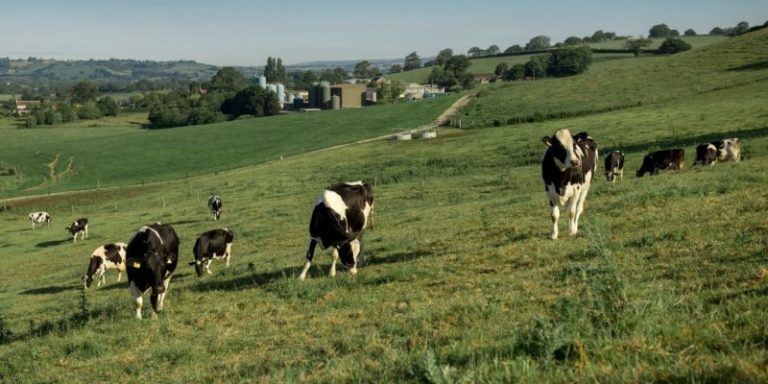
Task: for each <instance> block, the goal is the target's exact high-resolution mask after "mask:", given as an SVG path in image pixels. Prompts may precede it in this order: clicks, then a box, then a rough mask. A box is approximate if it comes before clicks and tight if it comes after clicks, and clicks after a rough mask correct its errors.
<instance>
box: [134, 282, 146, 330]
mask: <svg viewBox="0 0 768 384" xmlns="http://www.w3.org/2000/svg"><path fill="white" fill-rule="evenodd" d="M141 295H142V292H141V291H140V290H139V288H138V287H137V286H136V283H135V282H133V281H131V296H133V306H134V308H135V309H136V315H135V316H134V317H136V318H137V319H139V320H141V304H142V303H143V301H144V299H142V297H141Z"/></svg>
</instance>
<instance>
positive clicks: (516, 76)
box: [504, 64, 525, 81]
mask: <svg viewBox="0 0 768 384" xmlns="http://www.w3.org/2000/svg"><path fill="white" fill-rule="evenodd" d="M524 78H525V66H524V65H523V64H515V65H513V66H512V68H510V69H509V70H508V71H507V72H506V73H504V80H507V81H509V80H522V79H524Z"/></svg>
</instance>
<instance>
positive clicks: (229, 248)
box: [224, 243, 232, 268]
mask: <svg viewBox="0 0 768 384" xmlns="http://www.w3.org/2000/svg"><path fill="white" fill-rule="evenodd" d="M231 256H232V243H229V244H227V250H226V253H225V254H224V262H225V263H226V264H224V266H225V267H227V268H229V258H230V257H231Z"/></svg>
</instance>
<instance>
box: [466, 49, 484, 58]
mask: <svg viewBox="0 0 768 384" xmlns="http://www.w3.org/2000/svg"><path fill="white" fill-rule="evenodd" d="M483 54H484V51H483V50H482V49H481V48H480V47H472V48H470V49H469V50H468V51H467V55H469V57H480V56H483Z"/></svg>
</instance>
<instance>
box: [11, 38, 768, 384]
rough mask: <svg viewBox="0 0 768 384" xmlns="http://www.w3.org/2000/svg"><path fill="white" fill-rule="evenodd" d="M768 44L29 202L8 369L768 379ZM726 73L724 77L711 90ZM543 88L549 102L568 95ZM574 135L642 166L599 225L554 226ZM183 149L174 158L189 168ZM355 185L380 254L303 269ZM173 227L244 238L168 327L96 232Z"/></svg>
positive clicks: (187, 279)
mask: <svg viewBox="0 0 768 384" xmlns="http://www.w3.org/2000/svg"><path fill="white" fill-rule="evenodd" d="M765 38H766V36H765V35H763V34H748V35H746V36H743V37H741V38H739V39H733V40H729V41H727V42H724V43H722V44H719V45H718V47H717V49H710V48H702V49H697V50H694V51H693V52H690V53H686V54H684V55H677V56H671V57H667V58H643V59H641V60H639V61H635V60H621V61H620V62H621V63H623V64H621V65H620V64H619V61H617V62H611V64H610V65H609V64H608V62H606V63H602V64H600V65H602V66H603V67H598V65H595V68H594V69H593V70H591V71H590V74H591V75H593V76H594V77H593V78H592V80H591V81H592V82H597V83H600V84H602V85H603V86H605V87H607V88H610V84H611V82H609V81H608V80H602V79H601V77H600V76H598V74H599V73H600V72H602V73H603V76H605V77H610V76H609V75H613V74H620V76H621V78H622V79H625V80H627V81H631V83H630V85H632V86H633V87H634V88H631V90H632V92H637V93H638V94H641V95H644V96H643V97H645V98H647V99H648V100H651V101H649V102H644V103H642V105H640V104H638V105H637V106H635V107H633V108H623V109H615V110H612V111H610V112H606V113H599V114H585V115H582V116H576V117H573V118H568V119H560V120H552V121H541V122H533V123H527V124H516V125H502V126H499V127H488V128H487V129H473V130H462V131H459V130H450V129H445V130H441V131H440V136H439V137H438V138H437V139H436V140H431V141H419V140H414V141H411V142H389V141H386V142H385V141H377V142H371V143H366V144H362V145H355V146H350V147H345V148H340V149H338V150H335V151H322V152H314V153H307V154H304V155H300V156H293V157H289V158H285V159H284V160H283V161H275V162H267V163H262V164H256V165H253V166H248V167H243V168H238V169H233V170H222V171H219V172H217V173H215V174H213V175H206V176H202V177H189V178H185V179H182V180H176V181H172V182H168V183H163V184H155V185H145V186H130V187H126V188H121V189H117V190H103V191H89V192H85V193H80V194H72V195H65V196H52V197H40V198H32V199H26V200H20V201H14V202H12V204H11V205H10V206H9V208H8V210H6V211H4V212H0V228H2V229H0V252H2V255H1V256H2V258H3V259H4V265H6V268H5V269H4V275H3V279H2V280H1V281H0V303H3V306H2V307H0V316H1V317H0V318H1V319H2V320H3V321H2V322H0V325H2V327H0V330H5V331H11V332H12V336H13V337H12V341H11V342H9V343H5V344H2V345H0V361H3V364H0V381H8V382H30V383H43V382H46V383H50V382H81V381H94V382H127V383H133V382H135V383H138V382H147V381H156V380H157V378H158V377H162V380H163V381H164V382H169V383H188V382H312V383H315V382H321V383H330V382H334V383H335V382H405V383H425V382H426V383H435V382H459V381H463V382H493V383H496V382H526V383H534V382H548V383H572V382H658V383H668V382H673V383H682V382H686V383H688V382H713V383H714V382H740V383H741V382H754V383H761V382H766V381H768V372H767V371H766V370H765V362H766V361H768V349H767V348H768V322H767V320H766V316H765V314H766V311H768V301H766V300H765V296H766V294H767V293H768V288H767V287H766V284H767V282H766V278H765V275H766V273H767V272H765V270H766V267H767V266H768V261H767V259H766V256H768V248H766V245H767V244H768V226H766V224H765V217H764V216H765V212H766V209H768V195H767V194H766V191H765V186H766V185H768V173H766V172H764V170H765V168H766V167H768V105H766V103H765V101H764V97H763V95H765V94H766V92H767V91H768V82H765V81H750V80H757V79H760V76H763V75H768V73H766V71H768V68H766V66H765V62H766V59H765V56H764V55H765V53H764V52H765V50H764V49H763V44H764V40H765ZM713 48H714V47H713ZM645 60H648V64H647V65H645V64H643V63H645V62H646V61H645ZM663 60H666V61H663ZM690 62H695V63H698V66H699V67H701V69H699V70H697V71H694V72H691V71H690V65H684V64H686V63H690ZM652 67H663V68H667V73H665V75H664V76H665V79H667V81H672V82H673V83H672V84H673V85H675V86H678V85H679V83H674V81H675V80H674V78H676V77H679V78H685V79H686V80H687V82H686V84H687V88H685V89H689V88H690V89H696V88H697V85H700V87H701V89H702V90H704V91H701V92H690V93H686V94H684V95H683V93H682V91H678V92H679V93H680V95H678V96H677V97H669V96H668V95H667V88H664V87H662V86H661V85H660V84H659V83H656V82H654V81H647V82H642V81H639V80H638V81H634V80H632V79H634V77H635V76H636V77H638V78H640V79H646V80H648V79H650V78H653V77H652V76H651V77H649V76H648V71H649V70H650V68H652ZM732 68H735V69H736V70H734V71H729V70H728V69H732ZM734 73H735V74H736V75H740V76H742V77H738V76H734ZM715 75H721V76H723V77H724V78H725V80H727V81H728V83H727V84H728V86H721V87H715V86H713V84H714V83H715V81H714V80H713V78H714V77H715ZM573 81H576V78H572V79H557V80H547V81H542V82H540V83H541V84H546V85H548V86H549V90H550V92H551V94H552V95H563V94H566V93H567V92H572V93H573V94H572V96H571V98H563V99H561V100H562V101H563V103H564V104H566V105H564V106H563V108H561V109H560V110H565V107H567V104H568V103H570V102H571V101H570V100H571V99H581V100H582V103H583V104H584V105H585V106H586V107H589V108H592V109H598V108H599V107H600V106H601V105H602V103H604V102H605V99H606V98H608V97H607V96H600V97H596V96H595V95H594V93H599V92H597V91H599V90H600V88H592V87H588V86H586V85H589V84H590V83H581V86H580V87H577V86H574V84H573ZM581 81H584V80H581ZM531 90H533V91H535V92H533V96H531V99H530V100H527V101H526V102H527V103H529V105H530V106H531V108H532V109H533V110H534V111H544V110H547V109H552V108H556V107H559V106H558V105H557V104H553V100H552V98H553V97H551V96H548V95H547V94H545V93H544V91H543V90H539V89H538V88H535V87H532V88H531ZM498 92H499V94H502V95H503V94H504V93H505V92H508V90H507V89H506V88H504V89H500V90H498ZM612 92H614V91H612ZM615 92H618V91H615ZM654 95H655V99H654ZM534 96H537V97H538V99H533V97H534ZM518 97H520V95H518ZM510 100H511V98H507V97H502V96H498V97H497V96H494V94H493V93H490V94H488V95H485V96H481V98H480V101H481V102H484V103H488V104H485V105H490V102H491V101H495V102H497V103H499V104H505V103H508V102H510ZM653 100H656V102H653ZM498 108H499V109H501V106H499V107H498ZM317 116H320V115H317ZM329 116H330V115H329ZM352 117H354V116H352ZM352 117H350V118H352ZM564 126H567V127H568V128H570V129H571V130H572V132H578V131H582V130H585V131H588V132H589V133H590V134H591V135H592V137H594V138H595V139H596V141H597V143H598V146H599V148H600V149H601V150H600V152H601V153H602V152H603V151H604V150H608V149H610V148H621V149H623V150H624V151H625V152H626V154H627V165H626V171H625V178H624V180H622V181H620V182H617V183H615V184H609V183H607V182H606V181H605V180H604V178H603V177H602V175H601V174H600V173H601V172H600V173H599V174H598V175H596V176H595V179H594V180H593V185H592V187H591V189H590V195H589V197H588V198H587V202H586V203H587V206H586V210H585V213H584V216H583V217H582V219H581V220H582V221H581V224H580V225H581V227H580V230H581V231H580V234H579V235H578V236H577V237H575V238H568V237H565V236H564V237H563V238H561V239H559V240H557V241H551V240H549V238H548V236H547V234H548V226H549V223H550V218H549V214H548V209H547V208H548V206H547V202H546V201H545V199H544V194H543V193H542V192H543V188H542V182H541V179H540V177H541V176H540V167H539V161H540V159H541V155H542V153H543V152H544V147H543V145H542V144H541V141H540V138H541V137H542V136H543V135H545V134H551V133H552V132H554V131H555V130H557V129H559V128H562V127H564ZM347 128H348V127H345V129H344V131H345V132H346V130H347ZM185 129H186V128H185ZM208 129H211V127H208ZM213 129H214V130H215V128H213ZM326 132H329V133H330V132H332V130H329V131H326ZM335 133H336V134H339V132H338V131H336V132H335ZM309 136H310V138H311V139H314V140H320V138H319V137H317V136H315V135H312V134H310V135H309ZM734 136H737V137H740V138H741V139H742V141H743V143H744V153H745V159H744V161H742V162H741V163H738V164H737V163H733V162H725V163H719V164H716V165H715V166H712V167H691V166H690V163H691V162H692V158H693V157H692V154H693V153H695V150H694V149H695V145H696V144H697V143H700V142H705V141H709V140H713V139H716V138H723V137H734ZM308 140H309V139H308ZM126 141H127V140H126ZM114 143H117V141H115V142H114ZM36 144H37V143H30V144H26V143H18V145H19V146H22V147H24V148H26V150H27V151H28V152H34V149H33V148H34V145H36ZM678 146H679V147H683V148H684V149H685V150H686V153H687V154H688V155H687V156H686V160H687V167H686V169H684V170H683V171H682V172H675V171H666V172H662V173H661V174H660V175H658V176H654V177H644V178H636V177H634V174H633V173H634V171H635V170H636V169H637V168H638V167H639V166H640V163H641V161H642V157H643V155H644V154H645V153H646V151H647V150H649V149H651V148H669V147H678ZM107 151H108V150H107ZM147 152H150V151H147ZM165 155H166V157H165V158H162V157H157V158H156V159H155V160H154V162H155V163H159V164H173V165H175V163H178V162H179V160H178V159H180V158H182V159H183V157H180V156H179V155H178V154H177V153H173V152H169V153H166V154H165ZM122 171H123V169H116V171H115V172H114V173H120V172H122ZM359 179H366V180H369V181H371V182H372V183H373V184H374V185H375V195H376V210H375V211H376V212H375V224H376V226H375V228H374V229H373V230H371V231H369V232H368V233H366V235H365V255H366V260H367V265H366V266H365V267H363V268H361V269H360V271H359V273H358V275H357V276H350V275H349V274H348V273H346V271H343V270H342V271H341V272H340V273H339V275H338V276H336V277H335V278H329V277H328V276H327V273H328V263H329V259H330V258H329V257H327V256H325V255H317V256H316V259H315V260H316V267H313V268H312V269H311V271H310V274H311V278H310V279H308V280H307V281H304V282H300V281H298V280H297V279H296V276H297V275H298V273H299V271H300V268H301V266H302V264H303V256H304V252H305V250H306V248H305V246H306V236H307V234H306V230H307V222H308V220H309V215H310V211H311V207H312V204H313V202H314V199H315V198H316V197H317V195H318V194H319V193H320V191H321V190H322V188H323V187H324V186H326V185H327V184H328V183H332V182H336V181H340V180H359ZM211 191H216V192H218V193H219V194H220V195H221V196H222V198H223V199H224V213H223V215H222V221H221V222H218V223H214V222H212V221H210V218H209V214H208V212H207V209H206V207H205V198H206V197H207V194H208V193H209V192H211ZM41 209H45V210H48V211H49V212H50V213H51V214H52V215H53V217H54V226H53V227H52V228H49V229H46V228H42V229H37V230H35V231H32V230H31V229H30V228H29V223H28V222H27V221H26V218H25V217H26V214H27V213H28V212H30V211H33V210H41ZM79 216H87V217H89V218H90V219H91V222H92V223H93V226H92V228H91V237H90V238H89V239H87V240H85V241H78V243H77V244H74V245H73V244H71V241H70V239H68V238H67V236H66V234H65V232H64V231H63V230H62V229H61V228H60V227H61V226H63V224H60V223H66V222H67V221H68V220H69V219H72V218H75V217H79ZM158 220H160V221H163V222H169V223H173V225H174V227H175V228H176V229H177V231H178V232H179V235H180V238H181V241H182V244H181V249H182V255H181V260H182V261H189V260H191V249H192V245H193V243H194V239H195V237H196V236H197V234H199V233H200V232H202V231H203V230H206V229H210V228H214V227H218V226H224V227H228V228H230V229H232V230H233V231H234V232H235V245H234V246H233V265H232V266H231V267H230V268H229V269H224V267H223V265H222V264H220V263H219V264H216V263H214V264H213V265H212V270H213V275H210V276H205V277H203V278H201V279H198V278H197V277H196V276H195V275H194V272H193V270H192V268H191V267H187V266H183V265H180V267H179V269H178V270H177V273H176V274H175V276H174V277H173V280H172V282H171V288H170V291H169V293H168V298H167V300H166V310H165V312H163V313H162V314H161V316H160V317H159V319H157V320H154V321H152V320H143V321H141V322H139V321H135V320H133V319H132V318H131V315H132V310H133V307H132V303H131V301H130V293H129V292H128V289H127V288H126V286H125V283H124V281H123V282H122V283H116V282H115V274H114V273H108V275H107V286H106V287H103V288H100V289H89V290H88V291H85V292H84V291H82V289H81V283H80V280H79V279H80V277H81V276H82V274H83V272H85V269H86V267H87V256H88V255H89V254H90V252H91V251H92V250H93V249H94V248H96V246H98V245H100V244H102V243H104V242H107V241H115V240H122V241H125V240H127V239H129V238H130V236H131V235H132V234H133V232H134V231H135V230H136V229H137V228H138V227H140V226H141V225H143V224H146V223H151V222H154V221H158ZM562 228H563V227H561V229H562ZM180 264H181V263H180ZM11 266H14V268H11ZM15 266H23V267H15ZM148 301H149V300H145V308H146V306H147V302H148ZM0 334H2V333H0Z"/></svg>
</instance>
